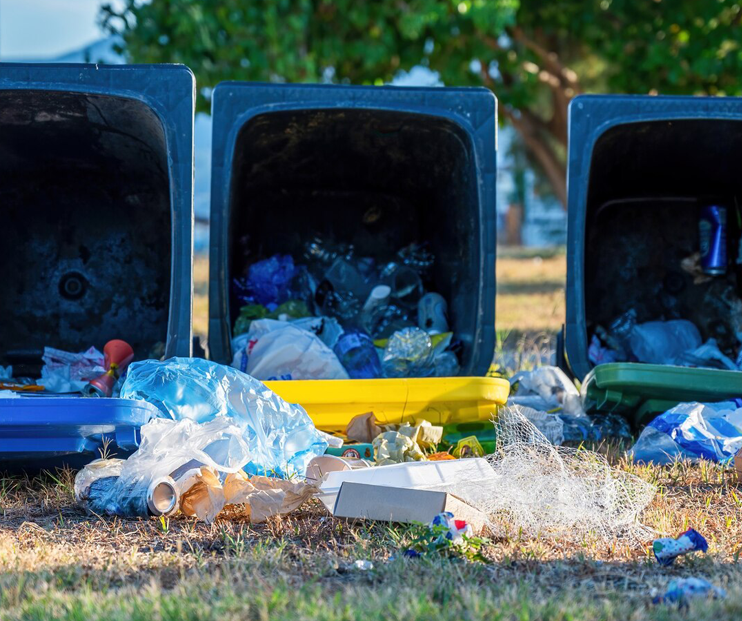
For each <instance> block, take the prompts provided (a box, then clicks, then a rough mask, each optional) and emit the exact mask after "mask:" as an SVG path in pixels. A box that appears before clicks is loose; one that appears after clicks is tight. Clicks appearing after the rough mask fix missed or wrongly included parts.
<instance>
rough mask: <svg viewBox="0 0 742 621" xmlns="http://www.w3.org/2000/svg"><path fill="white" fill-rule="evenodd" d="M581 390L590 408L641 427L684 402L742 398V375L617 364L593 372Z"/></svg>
mask: <svg viewBox="0 0 742 621" xmlns="http://www.w3.org/2000/svg"><path fill="white" fill-rule="evenodd" d="M582 391H583V394H585V397H586V401H585V403H586V406H587V407H588V408H589V409H595V410H598V411H600V412H615V413H616V414H622V415H624V416H627V417H628V418H633V421H634V424H635V425H636V426H640V425H644V424H646V423H648V422H650V421H651V419H652V418H654V417H655V416H656V415H658V414H661V413H662V412H665V411H666V410H668V409H670V408H671V407H674V406H676V405H677V404H678V403H682V402H685V401H701V402H714V401H724V400H725V399H729V398H733V397H742V372H740V371H724V370H719V369H691V368H687V367H675V366H669V365H660V364H639V363H633V362H617V363H611V364H601V365H598V366H597V367H595V368H594V369H593V370H592V371H590V373H589V374H588V375H587V376H586V377H585V380H584V382H583V385H582Z"/></svg>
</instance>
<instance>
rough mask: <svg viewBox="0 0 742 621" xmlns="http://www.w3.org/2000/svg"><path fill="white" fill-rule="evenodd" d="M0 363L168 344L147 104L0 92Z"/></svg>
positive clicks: (166, 251)
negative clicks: (122, 343) (47, 353)
mask: <svg viewBox="0 0 742 621" xmlns="http://www.w3.org/2000/svg"><path fill="white" fill-rule="evenodd" d="M0 174H1V175H2V178H3V184H2V187H0V197H1V198H0V205H2V219H3V222H2V226H1V227H0V279H1V281H2V283H3V293H2V296H0V317H2V321H1V322H0V364H3V365H5V364H13V365H14V371H15V375H16V376H17V377H18V376H20V375H30V376H32V377H33V376H38V373H39V371H40V367H41V360H40V358H41V355H42V351H43V348H44V346H51V347H56V348H61V349H65V350H68V351H73V352H79V351H84V350H86V349H88V348H89V347H90V346H91V345H94V346H96V347H97V348H98V349H99V350H102V348H103V345H104V344H105V343H106V341H108V340H109V339H112V338H122V339H125V340H127V341H128V342H129V343H130V344H131V345H132V346H133V347H134V350H135V352H136V355H137V357H138V358H141V357H146V356H148V354H149V353H150V351H151V350H152V349H153V347H155V346H156V345H157V344H158V343H160V342H162V343H164V342H165V341H166V339H167V322H168V307H169V302H170V271H171V268H170V265H171V210H170V181H169V174H168V156H167V145H166V138H165V132H164V128H163V126H162V123H161V122H160V120H159V118H158V117H157V116H156V115H155V113H154V112H153V111H152V109H151V108H150V107H149V106H147V105H146V104H144V103H142V102H139V101H136V100H132V99H128V98H122V97H117V96H109V95H97V94H96V95H94V94H88V93H75V92H62V91H46V90H6V91H0Z"/></svg>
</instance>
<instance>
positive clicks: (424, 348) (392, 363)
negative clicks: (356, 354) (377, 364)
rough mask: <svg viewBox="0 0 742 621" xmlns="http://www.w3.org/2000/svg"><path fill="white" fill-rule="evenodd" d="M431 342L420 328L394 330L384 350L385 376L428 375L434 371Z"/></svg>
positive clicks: (428, 336)
mask: <svg viewBox="0 0 742 621" xmlns="http://www.w3.org/2000/svg"><path fill="white" fill-rule="evenodd" d="M433 355H434V354H433V343H432V342H431V340H430V335H429V334H428V333H427V332H425V330H421V329H420V328H405V329H404V330H400V331H398V332H395V333H394V334H393V335H392V336H391V337H390V338H389V341H388V342H387V346H386V349H385V350H384V358H383V367H384V373H385V374H386V376H387V377H428V376H430V375H433V373H434V372H435V366H434V364H433Z"/></svg>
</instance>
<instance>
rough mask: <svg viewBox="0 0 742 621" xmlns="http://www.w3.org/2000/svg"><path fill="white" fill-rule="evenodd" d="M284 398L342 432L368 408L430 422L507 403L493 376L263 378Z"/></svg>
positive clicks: (485, 413) (476, 414) (465, 418)
mask: <svg viewBox="0 0 742 621" xmlns="http://www.w3.org/2000/svg"><path fill="white" fill-rule="evenodd" d="M265 384H266V386H268V388H270V389H271V390H273V391H274V392H275V393H277V394H278V395H280V396H281V397H283V398H284V399H285V400H286V401H289V402H290V403H298V404H299V405H301V406H303V407H304V409H305V410H306V411H307V412H308V413H309V416H311V417H312V420H313V421H314V424H315V425H316V426H317V427H318V428H319V429H322V430H324V431H330V432H332V431H338V432H343V431H345V427H346V426H347V424H348V422H349V421H350V419H352V418H353V417H354V416H357V415H358V414H364V413H365V412H373V413H374V414H375V415H376V420H377V421H379V422H380V423H381V424H397V423H403V422H409V423H412V422H414V420H415V419H416V418H422V419H425V420H429V421H430V422H431V423H433V424H434V425H448V424H451V423H465V422H471V421H477V420H489V419H490V418H492V417H493V416H494V415H496V413H497V407H498V406H500V405H504V404H505V403H507V399H508V394H509V392H510V384H509V383H508V382H507V380H503V379H498V378H494V377H435V378H416V379H368V380H291V381H274V382H265Z"/></svg>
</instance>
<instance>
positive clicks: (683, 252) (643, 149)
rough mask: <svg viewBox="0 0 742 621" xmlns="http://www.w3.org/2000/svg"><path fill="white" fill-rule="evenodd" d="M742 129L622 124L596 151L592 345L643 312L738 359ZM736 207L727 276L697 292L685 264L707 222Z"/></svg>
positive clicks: (588, 239)
mask: <svg viewBox="0 0 742 621" xmlns="http://www.w3.org/2000/svg"><path fill="white" fill-rule="evenodd" d="M741 159H742V122H740V121H734V120H718V119H705V120H690V119H689V120H674V121H649V122H640V123H631V124H625V125H618V126H615V127H613V128H611V129H609V130H607V131H606V132H605V133H604V134H603V135H602V136H601V137H600V138H599V139H598V141H597V142H596V144H595V147H594V150H593V155H592V161H591V163H590V176H589V188H588V198H587V212H586V214H587V217H586V230H585V272H584V273H585V283H584V286H585V316H586V324H587V330H588V341H589V339H590V338H591V336H592V334H593V333H594V331H595V329H596V327H597V326H602V327H604V328H608V326H609V325H610V324H611V322H612V321H613V320H614V319H616V318H617V317H619V316H620V315H622V314H623V313H625V312H626V311H628V310H629V309H632V308H633V309H636V312H637V320H638V322H640V323H641V322H645V321H652V320H659V319H663V320H670V319H688V320H690V321H692V322H693V323H695V324H696V326H697V327H698V328H699V331H700V332H701V336H702V337H703V339H704V341H705V340H706V339H708V338H716V339H717V341H718V344H719V347H720V349H721V350H722V352H724V353H725V354H726V355H727V356H729V357H730V358H731V359H732V360H735V359H736V355H737V353H738V351H739V347H740V343H739V340H738V337H737V333H742V301H741V300H740V281H739V279H738V275H739V272H738V269H736V268H734V266H733V262H734V259H735V258H736V250H737V247H738V245H739V239H740V224H739V222H740V220H739V218H740V215H741V214H742V212H740V210H739V208H738V207H736V206H735V201H736V203H740V201H741V200H742V176H740V174H739V171H738V167H739V162H740V160H741ZM709 201H711V202H714V203H716V204H724V205H726V206H727V215H728V227H727V231H728V244H727V245H728V249H729V255H730V260H729V268H728V269H727V273H726V274H725V275H722V276H716V277H714V278H711V279H709V280H708V281H707V282H703V283H700V284H694V277H693V276H692V275H691V274H690V273H688V272H686V271H685V270H683V269H682V268H681V261H683V259H685V258H686V257H688V256H689V255H691V254H692V253H694V252H697V251H698V250H699V235H698V228H699V227H698V218H699V212H700V208H701V205H703V204H707V203H708V202H709Z"/></svg>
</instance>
